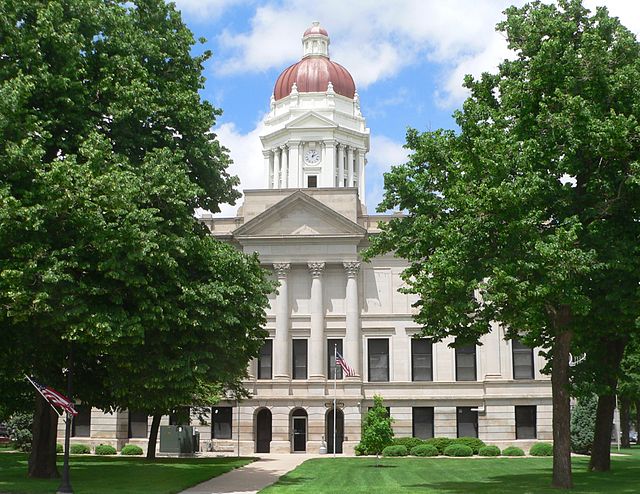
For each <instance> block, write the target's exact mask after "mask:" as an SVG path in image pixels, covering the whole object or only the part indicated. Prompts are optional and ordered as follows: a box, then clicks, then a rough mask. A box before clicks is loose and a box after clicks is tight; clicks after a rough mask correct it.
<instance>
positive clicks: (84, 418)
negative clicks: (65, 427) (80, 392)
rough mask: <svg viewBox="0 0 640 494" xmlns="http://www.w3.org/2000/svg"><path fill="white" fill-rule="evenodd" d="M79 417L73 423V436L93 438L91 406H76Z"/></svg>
mask: <svg viewBox="0 0 640 494" xmlns="http://www.w3.org/2000/svg"><path fill="white" fill-rule="evenodd" d="M76 410H77V412H78V415H76V416H75V417H74V418H73V420H72V421H71V436H73V437H90V436H91V407H90V406H89V405H76Z"/></svg>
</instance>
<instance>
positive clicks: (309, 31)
mask: <svg viewBox="0 0 640 494" xmlns="http://www.w3.org/2000/svg"><path fill="white" fill-rule="evenodd" d="M310 34H323V35H325V36H327V37H329V33H328V32H327V30H326V29H325V28H323V27H321V26H320V24H319V23H317V22H314V23H313V25H312V26H311V27H310V28H308V29H307V30H306V31H305V32H304V34H303V35H302V36H303V37H304V36H308V35H310Z"/></svg>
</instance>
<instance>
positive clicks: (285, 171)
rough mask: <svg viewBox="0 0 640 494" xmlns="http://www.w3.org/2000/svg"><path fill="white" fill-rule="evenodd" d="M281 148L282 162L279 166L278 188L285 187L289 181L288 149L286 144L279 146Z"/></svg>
mask: <svg viewBox="0 0 640 494" xmlns="http://www.w3.org/2000/svg"><path fill="white" fill-rule="evenodd" d="M280 149H281V150H282V164H281V167H280V175H281V179H280V188H282V189H286V188H287V187H288V183H289V149H288V148H287V146H281V147H280Z"/></svg>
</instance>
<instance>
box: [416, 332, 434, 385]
mask: <svg viewBox="0 0 640 494" xmlns="http://www.w3.org/2000/svg"><path fill="white" fill-rule="evenodd" d="M432 352H433V345H432V343H431V340H425V339H420V340H417V339H413V340H411V379H413V380H414V381H433V372H432V367H433V366H432V361H433V359H432V355H433V353H432Z"/></svg>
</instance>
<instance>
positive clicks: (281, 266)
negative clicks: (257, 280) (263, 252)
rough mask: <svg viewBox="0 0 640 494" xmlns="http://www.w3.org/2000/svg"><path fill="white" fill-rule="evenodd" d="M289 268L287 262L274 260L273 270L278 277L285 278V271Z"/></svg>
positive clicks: (289, 265)
mask: <svg viewBox="0 0 640 494" xmlns="http://www.w3.org/2000/svg"><path fill="white" fill-rule="evenodd" d="M289 268H291V264H290V263H288V262H274V263H273V270H274V271H275V272H276V275H277V276H278V278H286V277H287V271H289Z"/></svg>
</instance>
